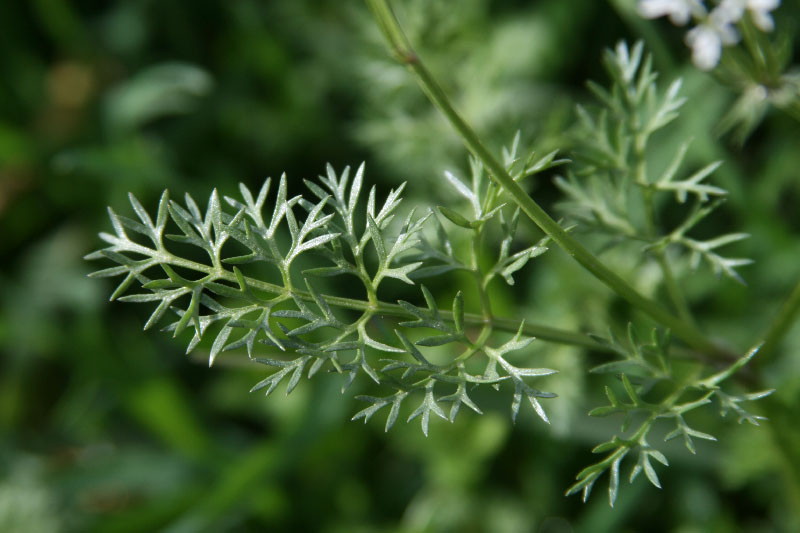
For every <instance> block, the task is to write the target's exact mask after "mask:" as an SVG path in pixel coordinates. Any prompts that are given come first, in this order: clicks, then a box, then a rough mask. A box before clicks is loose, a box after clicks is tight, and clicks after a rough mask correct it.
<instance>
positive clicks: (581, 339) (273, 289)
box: [158, 251, 609, 353]
mask: <svg viewBox="0 0 800 533" xmlns="http://www.w3.org/2000/svg"><path fill="white" fill-rule="evenodd" d="M158 261H159V263H166V264H170V265H174V266H179V267H182V268H187V269H189V270H194V271H195V272H201V273H204V274H213V275H215V276H216V279H221V280H224V281H228V282H230V283H232V284H234V285H238V281H237V279H236V275H235V274H234V273H233V272H230V271H228V270H224V269H223V270H217V269H215V268H214V267H211V266H208V265H204V264H203V263H197V262H195V261H191V260H188V259H183V258H181V257H177V256H175V255H172V254H171V253H169V252H166V251H162V252H160V253H159V257H158ZM244 279H245V281H246V283H247V285H248V286H250V287H252V288H254V289H257V290H259V291H263V292H266V293H269V294H273V295H282V294H286V289H284V288H283V287H281V286H280V285H275V284H274V283H268V282H266V281H261V280H258V279H254V278H250V277H247V276H244ZM293 294H295V295H297V296H298V297H300V298H302V299H303V300H305V301H308V302H313V301H314V297H313V296H312V294H311V293H310V292H308V291H303V290H300V289H295V290H294V291H293ZM322 297H323V298H324V300H325V301H326V302H327V303H328V304H330V305H333V306H336V307H339V308H342V309H350V310H352V311H367V310H372V311H373V314H374V315H378V316H392V317H403V318H408V316H409V314H408V312H407V311H406V310H405V309H403V307H402V306H400V305H398V304H392V303H387V302H381V301H376V302H375V303H370V302H365V301H363V300H355V299H352V298H343V297H341V296H329V295H322ZM439 313H440V314H441V316H442V318H444V319H445V320H448V321H451V322H452V320H453V313H452V311H446V310H444V309H442V310H440V311H439ZM464 321H465V322H466V323H467V324H470V325H485V324H486V317H485V316H484V315H482V314H481V315H479V314H476V313H465V314H464ZM519 325H520V321H519V320H513V319H510V318H497V317H492V320H491V326H492V327H493V328H496V329H498V330H500V331H506V332H509V333H516V332H517V330H518V329H519ZM522 332H523V333H524V334H525V335H527V336H529V337H536V338H537V339H540V340H543V341H548V342H555V343H559V344H569V345H572V346H580V347H583V348H587V349H590V350H595V351H600V352H604V353H605V352H608V351H609V348H608V346H606V345H604V344H601V343H599V342H597V341H595V340H594V339H592V338H591V337H590V336H588V335H584V334H583V333H578V332H574V331H567V330H563V329H558V328H551V327H549V326H542V325H538V324H531V323H528V322H526V323H525V325H524V326H523V328H522Z"/></svg>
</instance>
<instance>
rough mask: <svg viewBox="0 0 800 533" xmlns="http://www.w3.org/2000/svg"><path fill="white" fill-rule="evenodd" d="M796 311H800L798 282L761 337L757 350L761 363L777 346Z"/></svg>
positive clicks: (794, 318)
mask: <svg viewBox="0 0 800 533" xmlns="http://www.w3.org/2000/svg"><path fill="white" fill-rule="evenodd" d="M798 313H800V282H798V283H797V285H795V287H794V289H793V290H792V293H791V294H790V295H789V298H788V299H787V300H786V301H785V302H784V303H783V306H781V309H780V311H778V314H777V315H776V316H775V318H774V319H773V320H772V324H771V325H770V327H769V329H768V330H767V333H766V334H765V335H764V337H763V338H764V344H763V345H762V346H761V349H760V350H759V353H758V358H757V361H759V362H760V363H763V362H764V361H766V360H767V358H768V357H769V356H770V355H771V354H772V353H773V352H774V351H775V348H777V347H778V344H779V343H780V342H781V340H783V337H785V336H786V334H787V333H788V332H789V328H790V327H791V326H792V324H793V323H794V321H795V320H796V319H797V315H798Z"/></svg>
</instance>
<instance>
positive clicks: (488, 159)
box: [367, 0, 721, 354]
mask: <svg viewBox="0 0 800 533" xmlns="http://www.w3.org/2000/svg"><path fill="white" fill-rule="evenodd" d="M367 4H368V5H369V7H370V8H371V9H372V12H373V14H374V16H375V19H376V20H377V22H378V25H379V26H380V28H381V30H382V31H383V34H384V36H385V37H386V40H387V41H388V43H389V45H390V47H391V49H392V51H393V53H394V55H395V56H396V57H397V59H398V60H399V61H400V62H401V63H403V64H405V65H406V66H407V67H408V68H409V70H411V72H412V73H414V75H415V76H416V78H417V81H418V83H419V84H420V86H421V88H422V90H423V91H424V92H425V94H426V95H427V96H428V98H429V99H430V100H431V102H432V103H433V104H434V105H435V106H436V107H437V108H438V109H439V111H441V112H442V114H444V116H445V117H446V118H447V120H448V121H449V122H450V124H451V125H452V126H453V128H454V129H455V130H456V131H457V132H458V134H459V135H460V136H461V138H462V141H463V142H464V144H465V145H466V146H467V148H468V149H469V150H470V151H471V152H472V153H473V155H475V157H477V158H478V159H480V160H481V161H482V162H483V164H484V166H485V167H486V168H487V169H488V170H489V173H490V175H491V177H492V179H493V180H494V181H495V182H496V183H497V184H498V185H499V186H500V187H502V188H503V190H505V191H506V192H507V193H508V194H509V195H510V196H511V197H512V199H513V200H514V202H515V203H516V204H517V205H518V206H519V207H520V209H521V210H522V212H523V213H525V214H526V215H527V216H528V218H530V219H531V220H532V221H533V222H534V223H535V224H536V225H537V226H539V228H541V229H542V231H544V232H545V233H546V234H547V235H549V236H550V238H552V239H553V241H555V243H556V244H558V245H559V246H560V247H561V248H562V249H564V251H566V252H567V254H569V255H570V256H571V257H572V258H573V259H575V260H576V261H577V262H578V263H580V264H581V265H582V266H583V267H584V268H585V269H586V270H588V271H589V272H590V273H591V274H592V275H593V276H594V277H596V278H597V279H598V280H600V281H601V282H603V283H604V284H606V285H607V286H608V287H609V288H611V290H613V291H614V292H616V293H617V294H618V295H619V296H621V297H622V298H624V299H625V300H627V301H628V302H629V303H631V304H632V305H634V306H635V307H638V308H639V309H641V310H642V311H644V312H645V313H647V314H648V315H650V317H652V318H653V319H654V320H655V321H656V322H659V323H660V324H662V325H664V326H665V327H667V328H669V329H670V330H671V331H672V333H673V335H675V336H676V337H678V338H680V339H682V340H683V341H684V342H686V343H687V344H688V345H689V346H691V347H693V348H695V349H697V350H700V351H703V352H708V353H712V354H718V353H721V350H720V349H719V348H718V347H717V346H715V345H714V344H713V343H712V342H710V341H709V340H708V339H706V337H705V336H704V335H703V333H702V332H701V331H700V330H698V329H697V327H696V326H694V325H693V324H690V323H686V322H685V321H683V320H681V319H680V318H678V317H676V316H675V315H673V314H672V313H671V312H669V311H668V310H667V309H665V308H664V307H663V306H662V305H660V304H659V303H657V302H655V301H653V300H651V299H650V298H647V297H646V296H644V295H642V294H640V293H639V292H638V291H637V290H636V289H634V288H633V287H632V286H631V285H630V284H628V283H627V282H626V281H625V280H623V279H622V278H621V277H620V276H619V275H617V274H616V273H615V272H613V271H612V270H611V269H609V268H608V267H606V266H605V265H604V264H603V263H601V262H600V260H598V259H597V257H595V256H594V255H593V254H592V253H591V252H589V250H587V249H586V248H584V247H583V245H582V244H580V243H579V242H578V241H577V240H575V239H574V238H573V237H572V236H571V235H570V234H569V233H567V232H566V231H565V230H564V228H562V227H561V226H560V225H559V224H558V223H557V222H556V221H555V220H553V218H552V217H550V215H548V214H547V212H545V210H544V209H542V208H541V207H540V206H539V204H537V203H536V202H535V201H534V200H533V199H532V198H531V197H530V196H528V194H527V193H526V192H525V191H524V190H523V189H522V187H520V185H519V184H518V183H517V182H516V181H514V179H513V178H512V177H511V176H510V175H509V174H508V172H507V171H506V169H505V167H503V165H502V164H501V163H500V162H499V161H498V160H497V159H496V158H495V157H494V156H493V155H492V154H491V152H489V150H488V149H487V148H486V147H485V146H484V145H483V143H482V142H481V141H480V139H479V138H478V136H477V135H476V134H475V132H474V131H473V130H472V128H471V127H470V126H469V125H468V124H467V123H466V122H465V121H464V119H463V118H461V116H460V115H459V114H458V112H457V111H456V110H455V108H454V107H453V105H452V103H451V102H450V99H449V98H448V96H447V95H446V94H445V92H444V90H443V89H442V87H441V86H440V85H439V83H438V82H437V81H436V79H435V78H434V77H433V75H432V74H431V73H430V71H428V69H427V67H425V65H424V64H423V63H422V61H420V59H419V57H418V56H417V55H416V54H415V53H414V50H413V49H412V47H411V45H410V43H409V42H408V39H407V38H406V36H405V34H404V33H403V31H402V29H401V28H400V25H399V23H398V22H397V19H396V18H395V15H394V13H392V10H391V8H390V7H389V5H388V3H387V1H386V0H367Z"/></svg>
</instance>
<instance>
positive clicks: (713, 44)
mask: <svg viewBox="0 0 800 533" xmlns="http://www.w3.org/2000/svg"><path fill="white" fill-rule="evenodd" d="M780 4H781V0H716V5H714V6H713V7H712V9H711V10H709V9H708V8H707V7H706V6H705V4H704V0H640V1H639V5H638V10H639V14H640V15H641V16H643V17H644V18H649V19H652V18H658V17H663V16H668V17H669V19H670V20H671V21H672V23H673V24H675V25H676V26H683V25H684V24H686V23H688V22H689V21H690V20H694V21H696V22H697V25H696V26H695V27H694V28H692V29H691V30H689V32H688V33H687V34H686V44H687V45H689V47H690V48H691V49H692V61H693V62H694V64H695V65H697V67H698V68H701V69H703V70H711V69H712V68H714V67H715V66H716V65H717V63H718V62H719V57H720V55H721V54H722V46H723V45H724V46H729V45H732V44H736V43H738V42H739V32H738V31H736V28H735V27H734V25H735V24H736V23H737V22H739V20H741V18H742V17H743V16H744V15H745V13H747V14H749V16H750V19H751V20H752V21H753V24H755V25H756V27H758V28H759V29H760V30H762V31H772V30H773V28H774V27H775V23H774V22H773V20H772V15H771V14H770V12H771V11H772V10H774V9H776V8H777V7H778V6H779V5H780Z"/></svg>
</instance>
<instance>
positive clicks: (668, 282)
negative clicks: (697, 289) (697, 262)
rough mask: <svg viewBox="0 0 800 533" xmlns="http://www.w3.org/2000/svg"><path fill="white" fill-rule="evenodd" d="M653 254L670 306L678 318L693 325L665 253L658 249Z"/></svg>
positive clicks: (686, 303)
mask: <svg viewBox="0 0 800 533" xmlns="http://www.w3.org/2000/svg"><path fill="white" fill-rule="evenodd" d="M653 253H654V254H655V256H656V261H658V264H659V266H661V272H662V273H663V275H664V287H666V289H667V294H668V295H669V299H670V300H671V301H672V305H673V306H674V307H675V310H676V311H677V312H678V316H680V317H681V320H683V321H685V322H687V323H689V324H694V317H693V316H692V312H691V311H690V310H689V303H688V302H687V301H686V298H685V297H684V295H683V291H682V290H681V288H680V287H679V286H678V281H677V280H676V279H675V274H673V273H672V267H671V266H670V265H669V261H668V260H667V254H666V251H665V250H662V249H659V250H655V251H654V252H653Z"/></svg>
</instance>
